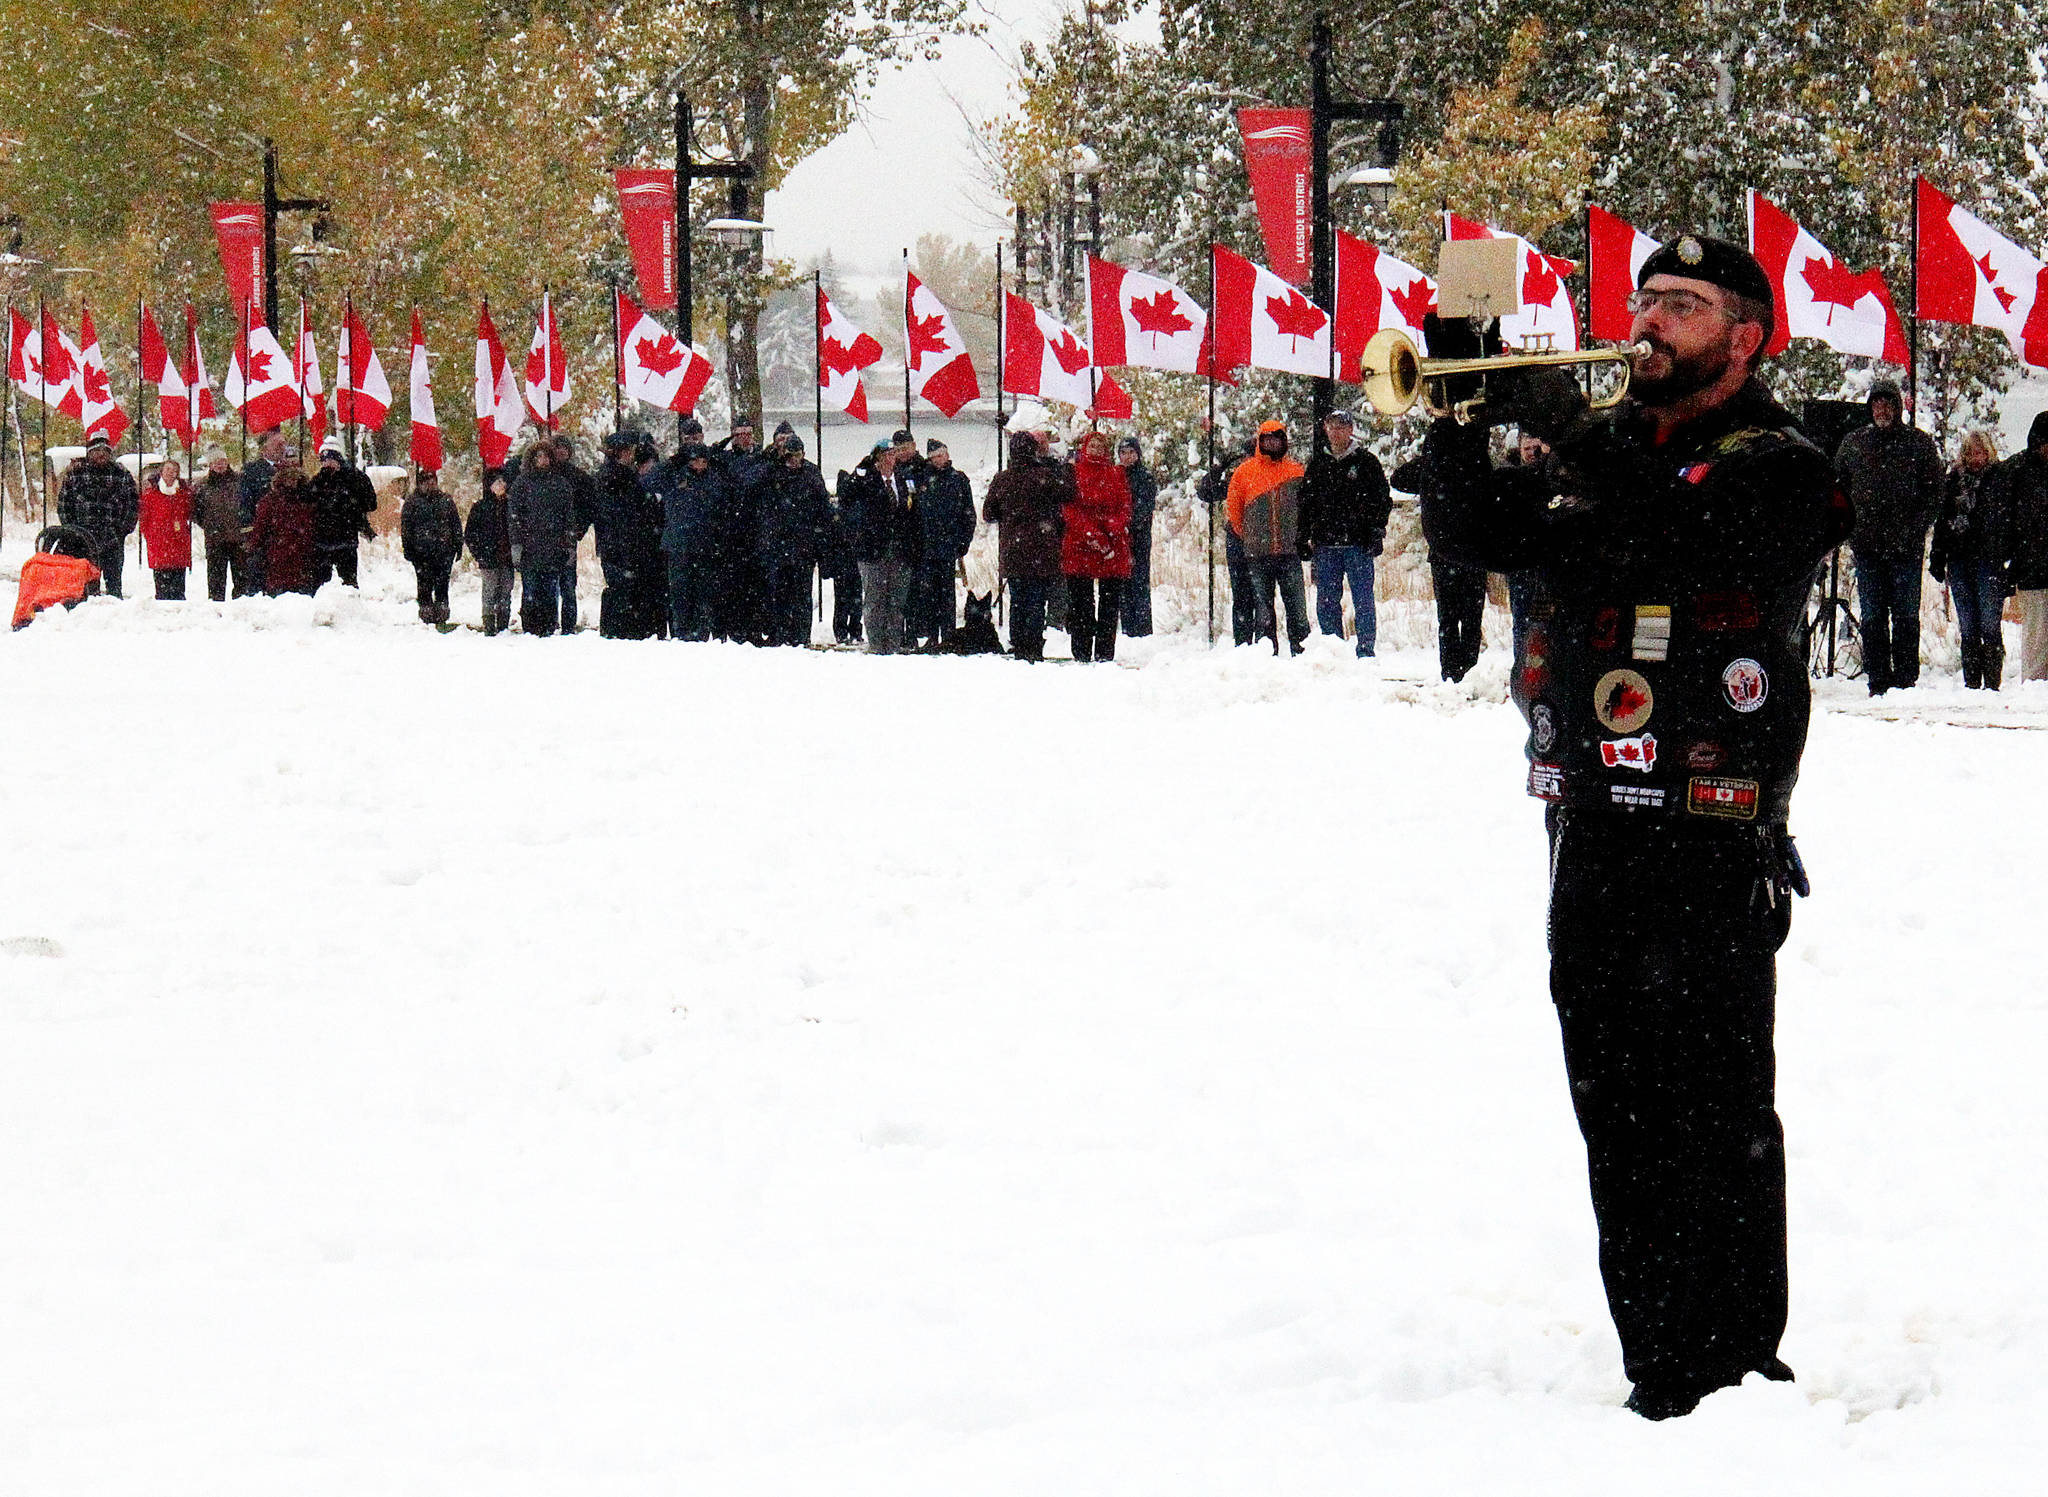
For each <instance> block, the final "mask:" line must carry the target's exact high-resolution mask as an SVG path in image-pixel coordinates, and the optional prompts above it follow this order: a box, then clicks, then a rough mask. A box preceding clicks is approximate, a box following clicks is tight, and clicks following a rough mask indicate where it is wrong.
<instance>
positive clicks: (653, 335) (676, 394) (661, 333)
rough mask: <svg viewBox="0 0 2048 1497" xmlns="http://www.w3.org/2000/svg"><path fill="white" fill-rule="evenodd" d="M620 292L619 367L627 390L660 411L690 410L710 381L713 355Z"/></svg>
mask: <svg viewBox="0 0 2048 1497" xmlns="http://www.w3.org/2000/svg"><path fill="white" fill-rule="evenodd" d="M618 296H619V371H620V374H621V375H622V376H623V378H624V380H625V384H626V393H627V394H628V395H630V396H632V397H633V398H634V399H635V400H637V401H639V402H640V403H641V404H642V405H651V406H653V407H654V408H655V409H656V410H658V411H676V412H678V413H680V414H682V415H685V416H687V415H689V414H690V412H692V411H694V410H696V409H697V397H698V396H699V395H702V394H703V393H704V387H705V386H706V385H707V384H709V383H710V382H711V360H710V358H709V357H708V356H707V355H705V354H704V353H703V352H701V351H700V350H698V349H695V348H688V347H685V346H684V344H683V342H682V341H681V340H680V339H679V338H677V337H676V335H675V334H674V333H672V332H670V331H669V330H668V329H667V328H665V327H663V326H662V325H661V324H660V323H658V322H656V321H655V320H654V319H653V317H651V316H649V315H648V314H647V313H646V312H643V311H642V310H641V309H640V308H639V307H637V306H635V305H634V304H633V299H632V298H631V297H629V296H627V295H626V293H625V292H623V291H621V292H619V293H618Z"/></svg>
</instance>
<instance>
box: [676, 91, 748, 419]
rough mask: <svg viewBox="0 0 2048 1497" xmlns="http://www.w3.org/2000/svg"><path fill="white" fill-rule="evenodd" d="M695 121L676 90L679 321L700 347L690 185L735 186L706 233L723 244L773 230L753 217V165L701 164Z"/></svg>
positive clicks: (687, 337) (689, 340)
mask: <svg viewBox="0 0 2048 1497" xmlns="http://www.w3.org/2000/svg"><path fill="white" fill-rule="evenodd" d="M695 123H696V121H695V117H694V116H693V115H692V113H691V111H690V101H689V99H688V97H686V96H685V95H684V93H683V91H682V90H681V89H680V88H678V89H677V90H676V320H677V322H678V323H680V324H681V329H682V335H683V342H684V343H686V344H695V342H696V341H697V331H696V329H697V323H696V316H695V309H694V307H693V306H692V304H691V299H692V295H693V292H692V287H691V269H692V267H691V258H690V184H691V183H693V182H695V181H696V180H697V179H698V178H700V177H705V178H713V179H719V180H723V181H727V182H730V183H731V184H732V186H731V189H730V191H729V192H728V194H727V197H726V212H727V216H726V217H724V218H714V219H712V220H711V221H710V222H709V223H708V224H706V225H705V228H706V230H707V231H708V232H710V233H711V234H712V236H713V237H714V238H716V239H717V240H718V241H719V242H720V243H721V244H730V245H736V246H740V247H744V246H746V245H748V244H756V245H758V244H759V243H760V242H761V237H762V236H763V235H764V234H766V233H767V232H768V226H767V225H766V224H763V223H760V222H758V221H756V220H755V219H753V218H751V217H749V216H748V187H747V184H748V183H749V182H751V181H753V179H754V166H753V163H752V162H750V161H699V160H697V159H696V153H695V150H694V127H695ZM682 425H683V418H682V417H681V416H680V415H678V416H677V417H676V431H677V439H678V440H679V441H680V440H681V432H682Z"/></svg>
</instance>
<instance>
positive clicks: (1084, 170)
mask: <svg viewBox="0 0 2048 1497" xmlns="http://www.w3.org/2000/svg"><path fill="white" fill-rule="evenodd" d="M1067 170H1068V171H1070V172H1072V173H1073V174H1074V175H1075V176H1077V177H1086V178H1095V177H1099V176H1101V175H1102V171H1103V166H1102V158H1101V157H1100V156H1098V155H1096V154H1095V150H1094V148H1093V147H1091V146H1085V145H1079V146H1075V147H1074V149H1073V150H1071V151H1069V152H1067Z"/></svg>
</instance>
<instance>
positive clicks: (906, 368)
mask: <svg viewBox="0 0 2048 1497" xmlns="http://www.w3.org/2000/svg"><path fill="white" fill-rule="evenodd" d="M910 346H911V345H910V246H909V245H907V244H906V245H905V246H904V247H903V429H904V430H905V431H909V430H910Z"/></svg>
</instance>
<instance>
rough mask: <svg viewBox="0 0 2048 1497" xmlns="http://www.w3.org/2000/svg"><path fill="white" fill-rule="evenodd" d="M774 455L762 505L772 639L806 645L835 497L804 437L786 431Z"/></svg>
mask: <svg viewBox="0 0 2048 1497" xmlns="http://www.w3.org/2000/svg"><path fill="white" fill-rule="evenodd" d="M775 456H776V461H775V462H774V463H773V464H772V465H771V466H770V467H768V468H767V469H766V470H765V471H764V472H763V474H762V476H761V480H760V487H759V506H758V508H759V513H760V526H761V528H760V535H759V544H758V552H759V555H760V558H761V570H762V572H763V574H764V575H765V576H766V578H767V587H768V599H767V604H768V606H767V633H768V643H770V644H771V645H805V644H809V643H810V640H811V574H812V573H813V572H814V571H815V570H817V566H818V554H819V552H820V551H821V550H822V549H823V547H824V544H825V537H826V534H827V533H828V532H829V531H830V530H831V528H832V497H831V495H829V494H827V493H826V492H825V476H824V475H823V474H822V473H820V472H819V471H818V469H817V466H816V465H815V464H814V463H810V462H806V461H805V459H804V443H803V438H802V437H799V436H798V435H797V434H796V433H795V432H793V431H792V432H788V433H786V434H782V435H781V436H780V437H779V438H778V445H777V446H776V448H775Z"/></svg>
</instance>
